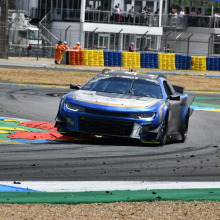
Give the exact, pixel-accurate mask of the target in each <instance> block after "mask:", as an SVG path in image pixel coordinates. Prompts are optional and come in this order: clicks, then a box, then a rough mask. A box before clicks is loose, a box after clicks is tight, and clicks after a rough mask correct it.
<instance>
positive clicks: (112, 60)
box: [104, 51, 122, 66]
mask: <svg viewBox="0 0 220 220" xmlns="http://www.w3.org/2000/svg"><path fill="white" fill-rule="evenodd" d="M104 64H105V66H121V65H122V53H121V52H113V51H105V52H104Z"/></svg>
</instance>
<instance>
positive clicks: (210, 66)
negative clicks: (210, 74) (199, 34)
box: [206, 57, 220, 71]
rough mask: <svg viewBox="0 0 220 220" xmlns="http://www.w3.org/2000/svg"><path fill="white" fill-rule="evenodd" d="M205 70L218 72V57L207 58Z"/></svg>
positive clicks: (219, 59) (219, 67) (219, 62)
mask: <svg viewBox="0 0 220 220" xmlns="http://www.w3.org/2000/svg"><path fill="white" fill-rule="evenodd" d="M206 69H207V70H214V71H215V70H216V71H220V57H207V59H206Z"/></svg>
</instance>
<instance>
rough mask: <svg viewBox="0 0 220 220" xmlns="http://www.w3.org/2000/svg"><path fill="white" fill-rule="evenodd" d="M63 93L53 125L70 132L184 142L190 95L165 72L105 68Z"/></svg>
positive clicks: (161, 143) (164, 141)
mask: <svg viewBox="0 0 220 220" xmlns="http://www.w3.org/2000/svg"><path fill="white" fill-rule="evenodd" d="M70 88H71V89H73V91H71V92H69V93H68V94H66V95H64V96H63V97H62V98H61V101H60V105H59V109H58V113H57V116H56V123H55V127H56V128H57V130H58V131H59V132H64V133H68V135H77V134H78V135H79V134H80V135H82V134H85V135H86V134H87V135H91V136H107V137H114V136H115V137H125V138H135V139H139V140H141V141H142V142H144V143H156V144H158V145H161V146H162V145H164V144H166V143H167V142H168V141H171V140H172V141H173V140H175V141H180V142H184V141H185V140H186V137H187V131H188V124H189V117H190V115H191V114H192V109H190V104H191V103H192V101H193V98H192V97H189V96H188V94H185V93H184V88H183V87H181V86H176V85H171V83H170V82H169V81H168V79H167V78H166V77H165V76H163V75H152V74H147V73H137V72H125V71H115V70H107V69H105V70H103V71H101V72H100V73H99V74H97V75H96V76H95V77H93V78H92V79H91V80H89V81H88V82H87V83H86V84H85V85H83V86H82V87H80V86H79V85H75V84H71V85H70Z"/></svg>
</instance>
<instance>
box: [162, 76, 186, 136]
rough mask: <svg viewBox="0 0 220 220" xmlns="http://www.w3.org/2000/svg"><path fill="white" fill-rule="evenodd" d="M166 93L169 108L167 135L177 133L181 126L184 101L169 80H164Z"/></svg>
mask: <svg viewBox="0 0 220 220" xmlns="http://www.w3.org/2000/svg"><path fill="white" fill-rule="evenodd" d="M163 85H164V90H165V93H166V96H167V97H166V104H167V107H168V109H169V117H168V128H167V135H173V134H177V133H178V131H179V126H180V122H181V121H180V119H181V110H182V104H181V103H182V102H181V100H180V97H179V96H177V95H176V92H175V90H174V89H173V87H172V85H171V84H170V83H169V82H168V81H166V80H165V81H163Z"/></svg>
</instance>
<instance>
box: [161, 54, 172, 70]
mask: <svg viewBox="0 0 220 220" xmlns="http://www.w3.org/2000/svg"><path fill="white" fill-rule="evenodd" d="M158 56H159V57H158V58H159V59H158V60H159V68H160V69H164V70H175V69H176V65H175V54H174V53H159V54H158Z"/></svg>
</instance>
